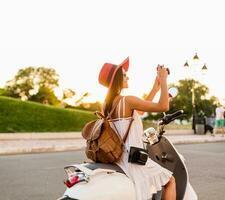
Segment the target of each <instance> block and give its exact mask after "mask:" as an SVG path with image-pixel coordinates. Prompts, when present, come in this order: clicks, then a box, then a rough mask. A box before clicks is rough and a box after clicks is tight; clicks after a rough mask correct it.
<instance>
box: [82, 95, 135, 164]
mask: <svg viewBox="0 0 225 200" xmlns="http://www.w3.org/2000/svg"><path fill="white" fill-rule="evenodd" d="M119 100H120V98H119V99H118V100H117V101H116V103H115V105H114V107H113V108H112V110H111V112H110V113H109V114H108V116H104V115H103V114H102V113H101V112H98V111H97V112H95V114H96V115H97V117H98V119H97V120H94V121H91V122H88V123H87V124H86V125H85V126H84V128H83V129H82V136H83V137H84V139H86V149H85V153H86V156H87V157H88V158H89V159H91V160H93V161H94V162H101V163H114V162H116V161H118V160H119V158H120V157H121V155H122V153H123V148H124V144H125V141H126V138H127V136H128V133H129V130H130V127H131V124H132V121H133V118H132V119H131V122H130V124H129V126H128V129H127V131H126V134H125V136H124V138H123V139H122V138H121V137H120V135H119V134H118V133H117V132H118V131H117V130H116V126H115V125H114V124H113V125H114V128H115V130H116V131H115V130H114V129H113V128H112V127H111V126H110V123H109V121H110V120H111V122H112V123H113V121H112V118H111V115H112V113H113V112H114V110H115V108H116V106H117V104H118V103H119Z"/></svg>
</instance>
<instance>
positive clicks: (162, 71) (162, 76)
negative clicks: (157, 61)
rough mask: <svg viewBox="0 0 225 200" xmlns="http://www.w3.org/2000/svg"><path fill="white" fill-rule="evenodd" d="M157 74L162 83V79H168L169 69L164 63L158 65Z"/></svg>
mask: <svg viewBox="0 0 225 200" xmlns="http://www.w3.org/2000/svg"><path fill="white" fill-rule="evenodd" d="M157 76H158V79H159V81H160V83H161V81H163V80H166V79H167V76H168V69H167V68H165V67H164V65H158V66H157Z"/></svg>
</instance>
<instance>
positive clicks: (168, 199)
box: [163, 176, 176, 200]
mask: <svg viewBox="0 0 225 200" xmlns="http://www.w3.org/2000/svg"><path fill="white" fill-rule="evenodd" d="M163 200H176V181H175V178H174V177H173V176H171V178H170V180H169V182H168V183H167V184H166V185H165V186H164V192H163Z"/></svg>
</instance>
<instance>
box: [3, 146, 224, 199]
mask: <svg viewBox="0 0 225 200" xmlns="http://www.w3.org/2000/svg"><path fill="white" fill-rule="evenodd" d="M176 147H177V149H178V150H179V152H180V153H181V154H183V155H184V157H185V158H186V165H187V168H188V170H189V175H190V182H191V184H192V186H193V187H194V189H195V191H196V192H197V194H198V197H199V199H200V200H201V199H202V200H225V143H207V144H193V145H176ZM83 160H84V152H82V151H74V152H60V153H43V154H26V155H12V156H0V180H1V182H0V200H31V199H32V200H55V199H57V198H58V197H59V196H61V195H62V194H63V192H64V190H65V186H64V184H63V180H64V178H65V173H64V170H63V167H64V166H65V165H69V164H72V163H79V162H83Z"/></svg>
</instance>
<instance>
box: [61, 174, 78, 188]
mask: <svg viewBox="0 0 225 200" xmlns="http://www.w3.org/2000/svg"><path fill="white" fill-rule="evenodd" d="M78 182H80V178H79V176H77V175H75V174H74V175H71V176H70V177H69V178H68V179H67V180H66V181H65V182H64V183H65V184H66V186H67V187H68V188H70V187H72V186H74V185H75V184H76V183H78Z"/></svg>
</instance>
